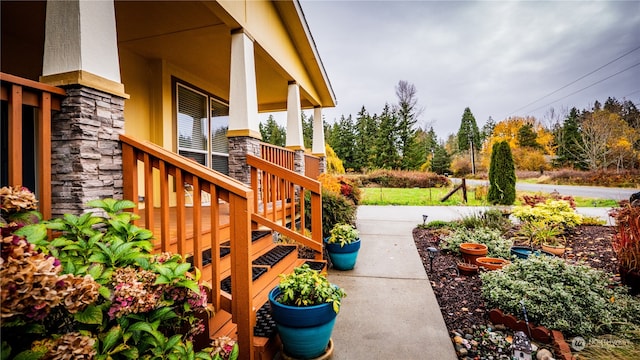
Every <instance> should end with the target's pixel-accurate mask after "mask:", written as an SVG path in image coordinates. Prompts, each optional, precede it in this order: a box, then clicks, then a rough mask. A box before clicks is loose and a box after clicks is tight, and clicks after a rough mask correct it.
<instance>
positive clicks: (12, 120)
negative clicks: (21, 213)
mask: <svg viewBox="0 0 640 360" xmlns="http://www.w3.org/2000/svg"><path fill="white" fill-rule="evenodd" d="M65 95H66V92H65V91H64V89H61V88H57V87H53V86H49V85H46V84H42V83H39V82H37V81H33V80H28V79H23V78H20V77H17V76H14V75H9V74H5V73H0V100H3V101H7V102H8V110H9V111H8V113H9V118H8V121H9V123H8V142H9V143H8V146H9V151H8V155H9V156H8V159H9V168H8V180H9V185H11V186H17V185H23V181H24V180H23V177H22V172H23V168H24V166H23V165H25V162H28V161H30V160H29V159H23V158H22V152H23V151H22V136H23V134H22V107H23V106H24V105H26V106H32V107H35V108H37V109H38V111H37V119H36V122H37V129H38V131H37V134H35V135H36V137H35V139H36V141H37V144H38V146H37V165H36V166H37V167H36V173H37V177H38V178H37V181H36V182H37V185H36V186H37V189H31V190H35V192H36V194H37V195H38V198H39V206H38V210H39V211H40V212H41V213H42V215H43V216H44V218H45V219H50V218H51V111H52V110H60V103H61V99H62V98H63V97H64V96H65Z"/></svg>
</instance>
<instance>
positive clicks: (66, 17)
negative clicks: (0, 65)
mask: <svg viewBox="0 0 640 360" xmlns="http://www.w3.org/2000/svg"><path fill="white" fill-rule="evenodd" d="M41 81H42V82H45V83H48V84H51V85H56V86H64V85H76V84H78V85H83V86H87V87H90V88H93V89H96V90H101V91H105V92H107V93H109V94H113V95H117V96H121V97H124V98H126V97H127V95H126V94H125V93H124V85H122V84H121V82H120V62H119V58H118V39H117V35H116V16H115V9H114V4H113V0H105V1H82V0H68V1H47V15H46V25H45V42H44V56H43V65H42V78H41Z"/></svg>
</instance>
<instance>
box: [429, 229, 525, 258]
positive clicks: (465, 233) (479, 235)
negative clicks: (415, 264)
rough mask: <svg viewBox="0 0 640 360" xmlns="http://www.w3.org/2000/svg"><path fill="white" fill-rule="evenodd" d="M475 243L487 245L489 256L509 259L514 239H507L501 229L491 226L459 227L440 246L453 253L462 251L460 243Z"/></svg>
mask: <svg viewBox="0 0 640 360" xmlns="http://www.w3.org/2000/svg"><path fill="white" fill-rule="evenodd" d="M462 243H473V244H484V245H487V256H491V257H499V258H503V259H509V256H510V251H511V250H510V249H511V246H512V245H513V241H511V240H510V239H505V238H504V237H502V235H501V234H500V231H498V230H493V229H489V228H477V229H457V230H455V231H454V232H453V233H452V234H451V235H449V236H447V237H446V238H444V240H443V241H442V243H440V247H441V248H442V249H443V250H445V249H446V250H450V251H451V252H453V253H456V254H459V253H460V244H462Z"/></svg>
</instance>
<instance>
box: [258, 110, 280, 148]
mask: <svg viewBox="0 0 640 360" xmlns="http://www.w3.org/2000/svg"><path fill="white" fill-rule="evenodd" d="M258 128H259V129H260V135H261V136H262V141H264V142H266V143H269V144H272V145H276V146H285V144H286V134H287V132H286V130H285V129H284V126H280V125H278V123H277V122H276V120H275V119H274V118H273V115H269V118H268V119H267V123H266V124H264V125H263V124H262V122H261V123H260V124H258Z"/></svg>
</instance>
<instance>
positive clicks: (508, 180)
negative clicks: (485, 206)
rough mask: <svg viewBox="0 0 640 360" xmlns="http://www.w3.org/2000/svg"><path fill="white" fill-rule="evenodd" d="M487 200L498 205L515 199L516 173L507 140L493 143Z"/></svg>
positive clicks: (508, 203) (510, 202)
mask: <svg viewBox="0 0 640 360" xmlns="http://www.w3.org/2000/svg"><path fill="white" fill-rule="evenodd" d="M487 200H489V202H491V203H492V204H500V205H511V204H513V202H514V201H515V200H516V173H515V167H514V165H513V155H512V154H511V148H510V147H509V143H508V142H507V141H501V142H499V143H495V144H493V148H492V150H491V163H490V165H489V193H488V195H487Z"/></svg>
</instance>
